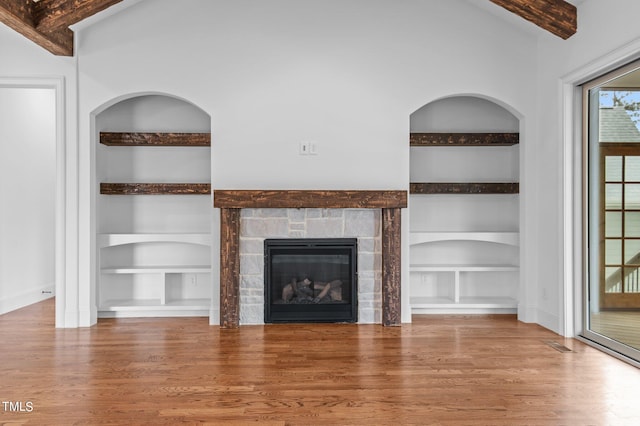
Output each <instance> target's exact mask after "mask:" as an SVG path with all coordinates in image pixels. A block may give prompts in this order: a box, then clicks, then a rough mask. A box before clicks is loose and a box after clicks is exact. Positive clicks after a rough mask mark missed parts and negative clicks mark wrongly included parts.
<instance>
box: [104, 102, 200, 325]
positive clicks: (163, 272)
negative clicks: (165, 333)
mask: <svg viewBox="0 0 640 426" xmlns="http://www.w3.org/2000/svg"><path fill="white" fill-rule="evenodd" d="M95 122H96V135H95V141H96V142H95V152H96V185H97V188H96V194H97V196H96V197H97V200H96V208H95V218H96V230H97V231H96V234H97V235H96V239H95V240H96V254H97V255H96V259H97V272H96V275H97V287H96V298H97V300H96V302H97V306H98V316H99V317H124V316H128V317H140V316H208V315H209V313H210V305H211V264H212V262H211V217H212V206H211V195H210V194H211V148H210V146H211V124H210V123H211V120H210V117H209V115H208V114H206V113H205V112H203V111H202V110H201V109H199V108H198V107H196V106H194V105H193V104H190V103H189V102H186V101H183V100H180V99H176V98H173V97H170V96H161V95H146V96H136V97H132V98H129V99H126V100H124V101H121V102H118V103H116V104H114V105H112V106H110V107H109V108H107V109H105V110H104V111H103V112H101V113H99V114H98V115H97V116H96V121H95Z"/></svg>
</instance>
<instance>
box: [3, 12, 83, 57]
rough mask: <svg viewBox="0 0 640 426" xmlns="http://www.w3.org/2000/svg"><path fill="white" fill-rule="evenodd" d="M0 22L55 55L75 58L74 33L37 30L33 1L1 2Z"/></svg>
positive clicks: (66, 30)
mask: <svg viewBox="0 0 640 426" xmlns="http://www.w3.org/2000/svg"><path fill="white" fill-rule="evenodd" d="M0 22H2V23H4V24H6V25H7V26H8V27H10V28H13V29H14V30H15V31H17V32H19V33H20V34H22V35H23V36H25V37H27V38H28V39H29V40H31V41H33V42H34V43H36V44H38V45H39V46H41V47H44V48H45V49H47V50H48V51H49V52H51V53H53V54H54V55H62V56H73V31H71V30H70V29H68V28H62V29H60V30H57V31H52V32H43V31H40V30H38V29H37V28H36V25H35V20H34V19H33V2H32V1H31V0H0Z"/></svg>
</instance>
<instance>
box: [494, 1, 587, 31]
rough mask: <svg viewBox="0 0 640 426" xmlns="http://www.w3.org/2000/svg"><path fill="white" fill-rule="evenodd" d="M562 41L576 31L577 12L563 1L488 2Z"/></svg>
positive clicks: (572, 6)
mask: <svg viewBox="0 0 640 426" xmlns="http://www.w3.org/2000/svg"><path fill="white" fill-rule="evenodd" d="M489 1H490V2H492V3H495V4H497V5H498V6H501V7H503V8H505V9H507V10H508V11H509V12H512V13H515V14H516V15H518V16H520V17H522V18H524V19H526V20H527V21H529V22H532V23H534V24H536V25H537V26H539V27H540V28H543V29H545V30H547V31H549V32H551V33H552V34H555V35H557V36H558V37H560V38H562V39H563V40H566V39H568V38H569V37H571V36H572V35H574V34H575V33H576V31H577V30H578V11H577V9H576V7H575V6H574V5H572V4H571V3H568V2H566V1H564V0H489Z"/></svg>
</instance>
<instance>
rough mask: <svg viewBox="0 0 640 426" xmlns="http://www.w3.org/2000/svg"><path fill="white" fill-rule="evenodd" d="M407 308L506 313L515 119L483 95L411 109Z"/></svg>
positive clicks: (513, 281)
mask: <svg viewBox="0 0 640 426" xmlns="http://www.w3.org/2000/svg"><path fill="white" fill-rule="evenodd" d="M410 123H411V134H410V140H409V144H410V150H411V157H410V160H411V169H410V180H411V183H410V191H409V192H410V199H409V212H410V213H409V214H410V224H409V228H410V236H409V247H410V269H409V271H410V304H411V309H412V312H413V313H487V312H491V313H515V312H516V311H517V306H518V294H519V245H520V244H519V241H520V238H519V191H520V185H519V174H520V172H519V143H520V137H519V120H518V119H517V118H516V117H515V116H514V115H512V114H511V113H510V112H509V111H507V110H506V109H504V108H503V107H501V106H499V105H497V104H495V103H493V102H490V101H488V100H484V99H480V98H476V97H470V96H461V97H451V98H445V99H441V100H438V101H436V102H433V103H430V104H428V105H425V106H424V107H423V108H421V109H419V110H417V111H416V112H415V113H413V114H412V115H411V121H410Z"/></svg>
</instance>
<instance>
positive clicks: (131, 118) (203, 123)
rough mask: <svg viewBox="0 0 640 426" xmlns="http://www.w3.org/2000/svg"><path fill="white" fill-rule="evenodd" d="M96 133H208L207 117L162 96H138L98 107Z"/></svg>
mask: <svg viewBox="0 0 640 426" xmlns="http://www.w3.org/2000/svg"><path fill="white" fill-rule="evenodd" d="M96 127H97V130H98V131H109V132H166V133H180V132H201V133H210V132H211V117H210V116H209V114H207V113H206V112H205V111H203V110H202V109H200V108H199V107H197V106H196V105H194V104H192V103H190V102H188V101H186V100H183V99H180V98H177V97H174V96H171V95H166V94H139V95H133V96H131V97H127V98H125V99H122V100H116V101H115V102H113V103H111V102H110V105H104V106H103V107H102V108H98V111H97V112H96Z"/></svg>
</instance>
